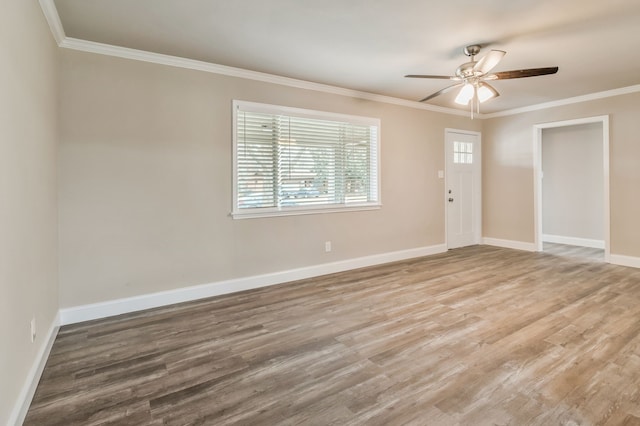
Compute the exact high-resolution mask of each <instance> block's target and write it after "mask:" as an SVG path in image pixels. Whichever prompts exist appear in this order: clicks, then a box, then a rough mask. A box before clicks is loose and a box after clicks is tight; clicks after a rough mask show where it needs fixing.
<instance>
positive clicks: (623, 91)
mask: <svg viewBox="0 0 640 426" xmlns="http://www.w3.org/2000/svg"><path fill="white" fill-rule="evenodd" d="M637 92H640V84H636V85H634V86H627V87H621V88H619V89H612V90H605V91H603V92H596V93H590V94H587V95H582V96H574V97H572V98H565V99H559V100H557V101H551V102H544V103H541V104H536V105H530V106H526V107H522V108H514V109H508V110H505V111H499V112H493V113H489V114H482V117H480V118H483V119H486V118H497V117H505V116H508V115H515V114H522V113H524V112H531V111H539V110H541V109H549V108H554V107H559V106H563V105H571V104H578V103H582V102H589V101H595V100H597V99H604V98H611V97H614V96H621V95H628V94H630V93H637Z"/></svg>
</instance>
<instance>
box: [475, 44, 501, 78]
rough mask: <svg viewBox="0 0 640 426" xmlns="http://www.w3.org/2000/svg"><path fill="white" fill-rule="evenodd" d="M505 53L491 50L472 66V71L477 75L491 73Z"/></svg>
mask: <svg viewBox="0 0 640 426" xmlns="http://www.w3.org/2000/svg"><path fill="white" fill-rule="evenodd" d="M506 54H507V52H505V51H504V50H492V51H490V52H489V53H487V54H486V55H485V56H483V57H482V58H480V60H479V61H478V62H477V63H476V64H475V65H474V66H473V71H474V72H475V73H477V74H480V75H484V74H486V73H488V72H489V71H491V70H492V69H493V68H494V67H495V66H496V65H498V63H499V62H500V61H501V60H502V58H503V57H504V55H506Z"/></svg>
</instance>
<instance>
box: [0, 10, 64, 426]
mask: <svg viewBox="0 0 640 426" xmlns="http://www.w3.org/2000/svg"><path fill="white" fill-rule="evenodd" d="M57 53H58V51H57V47H56V46H55V43H54V42H53V39H52V37H51V33H50V32H49V28H48V26H47V24H46V21H45V19H44V17H43V15H42V11H41V10H40V7H39V6H38V2H36V1H24V0H10V1H6V2H4V3H3V5H2V13H1V14H0V64H2V65H1V66H0V94H2V95H1V96H0V342H2V344H1V349H0V424H2V425H4V424H6V423H7V422H8V421H9V418H10V415H11V413H12V411H13V410H14V407H16V406H17V402H18V395H19V393H20V391H21V389H22V388H23V386H24V385H25V382H26V380H27V376H28V372H29V370H30V368H31V367H32V365H33V364H34V362H35V361H36V355H37V353H38V351H39V350H41V348H42V347H43V345H44V344H45V339H44V338H45V337H46V334H47V331H48V330H49V329H50V327H51V325H52V324H53V321H54V318H55V315H56V312H57V310H58V284H57V253H56V250H57V241H56V238H57V236H56V235H57V231H56V230H57V209H56V139H57V127H56V126H57V124H56V123H57V113H56V109H57V85H58V84H57V63H56V60H57V59H56V55H57ZM33 316H35V318H36V323H37V329H38V330H37V331H38V335H37V337H36V341H35V343H31V339H30V321H31V318H32V317H33Z"/></svg>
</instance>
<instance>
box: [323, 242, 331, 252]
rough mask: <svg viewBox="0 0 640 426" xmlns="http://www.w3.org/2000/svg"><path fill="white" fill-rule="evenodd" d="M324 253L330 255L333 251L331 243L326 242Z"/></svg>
mask: <svg viewBox="0 0 640 426" xmlns="http://www.w3.org/2000/svg"><path fill="white" fill-rule="evenodd" d="M324 251H325V252H326V253H329V252H330V251H331V241H325V243H324Z"/></svg>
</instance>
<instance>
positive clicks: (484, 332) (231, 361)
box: [25, 243, 640, 425]
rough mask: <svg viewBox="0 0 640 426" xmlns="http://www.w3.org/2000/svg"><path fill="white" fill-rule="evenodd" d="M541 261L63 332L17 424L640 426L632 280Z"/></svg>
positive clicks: (342, 282) (550, 258) (591, 261)
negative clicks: (31, 398) (21, 420)
mask: <svg viewBox="0 0 640 426" xmlns="http://www.w3.org/2000/svg"><path fill="white" fill-rule="evenodd" d="M544 249H545V251H544V252H543V253H529V252H524V251H517V250H509V249H501V248H496V247H488V246H473V247H466V248H462V249H456V250H450V251H448V252H447V253H443V254H439V255H434V256H429V257H424V258H420V259H412V260H406V261H401V262H396V263H392V264H387V265H381V266H376V267H370V268H363V269H359V270H354V271H348V272H343V273H339V274H333V275H327V276H323V277H317V278H313V279H308V280H302V281H297V282H292V283H288V284H282V285H277V286H271V287H265V288H260V289H256V290H251V291H246V292H242V293H237V294H230V295H224V296H220V297H215V298H211V299H207V300H199V301H195V302H190V303H183V304H179V305H174V306H169V307H164V308H158V309H152V310H148V311H143V312H137V313H132V314H127V315H121V316H118V317H112V318H106V319H103V320H96V321H91V322H87V323H82V324H75V325H71V326H66V327H63V328H62V329H61V330H60V332H59V334H58V336H57V338H56V341H55V343H54V345H53V348H52V351H51V355H50V357H49V360H48V362H47V365H46V367H45V370H44V373H43V375H42V378H41V381H40V384H39V386H38V389H37V390H36V394H35V396H34V399H33V402H32V405H31V407H30V410H29V412H28V414H27V418H26V420H25V425H235V424H237V425H263V424H264V425H300V424H304V425H330V424H336V425H405V424H409V425H411V424H415V425H424V424H430V425H454V424H460V425H470V424H473V425H484V424H487V425H550V424H558V425H560V424H562V425H640V408H639V407H640V320H639V318H640V270H637V269H633V268H625V267H620V266H614V265H609V264H605V263H603V261H602V259H603V255H602V251H599V250H597V249H585V248H575V247H570V246H562V245H556V244H547V243H545V246H544Z"/></svg>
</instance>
